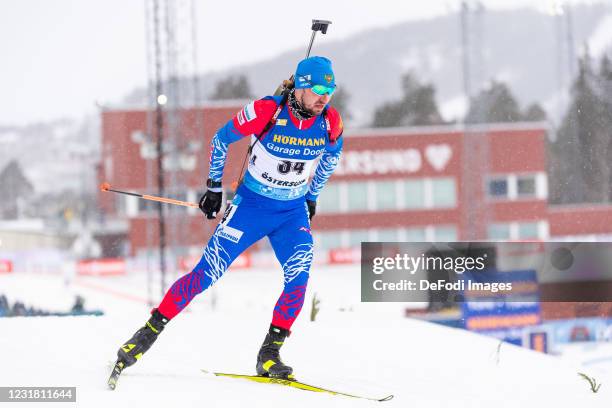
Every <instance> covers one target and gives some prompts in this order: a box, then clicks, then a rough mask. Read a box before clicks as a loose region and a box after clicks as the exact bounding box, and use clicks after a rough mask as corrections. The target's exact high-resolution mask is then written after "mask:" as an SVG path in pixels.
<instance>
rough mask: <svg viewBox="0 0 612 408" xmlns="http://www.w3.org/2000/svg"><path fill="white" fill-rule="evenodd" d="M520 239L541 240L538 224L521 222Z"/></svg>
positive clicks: (519, 224) (519, 228) (519, 225)
mask: <svg viewBox="0 0 612 408" xmlns="http://www.w3.org/2000/svg"><path fill="white" fill-rule="evenodd" d="M518 237H519V239H533V238H539V234H538V223H537V222H519V223H518Z"/></svg>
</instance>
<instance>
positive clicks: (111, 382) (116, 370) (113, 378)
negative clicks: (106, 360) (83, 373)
mask: <svg viewBox="0 0 612 408" xmlns="http://www.w3.org/2000/svg"><path fill="white" fill-rule="evenodd" d="M124 368H125V364H123V361H120V360H117V362H116V363H115V366H114V367H113V371H112V373H111V375H110V377H109V378H108V382H107V384H108V388H110V389H111V390H114V389H115V387H117V381H119V376H120V375H121V372H122V371H123V369H124Z"/></svg>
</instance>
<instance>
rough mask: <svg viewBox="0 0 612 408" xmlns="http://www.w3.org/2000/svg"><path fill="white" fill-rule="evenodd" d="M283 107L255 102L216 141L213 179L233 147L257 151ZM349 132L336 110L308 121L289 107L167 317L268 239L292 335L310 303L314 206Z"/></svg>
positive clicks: (177, 287)
mask: <svg viewBox="0 0 612 408" xmlns="http://www.w3.org/2000/svg"><path fill="white" fill-rule="evenodd" d="M280 102H281V97H280V96H279V97H266V98H263V99H260V100H257V101H253V102H251V103H249V104H248V105H246V106H245V107H244V108H243V109H242V110H240V112H238V113H237V114H236V115H235V116H234V118H233V119H232V120H230V121H229V122H228V123H227V124H226V125H225V126H223V127H222V128H221V129H219V131H218V132H217V133H216V134H215V136H214V137H213V139H212V142H211V154H210V170H209V178H210V179H212V180H213V181H221V179H222V176H223V168H224V166H225V161H226V157H227V149H228V145H229V144H230V143H233V142H236V141H238V140H240V139H241V138H243V137H250V138H251V144H252V145H253V144H254V143H255V141H256V135H259V134H260V133H261V132H262V131H263V130H264V128H265V126H266V125H267V123H268V122H269V121H270V120H271V118H272V117H273V115H274V113H275V111H276V109H277V108H278V106H279V104H280ZM342 130H343V125H342V119H341V117H340V115H339V113H338V112H337V111H336V110H335V109H334V108H333V107H328V108H327V109H326V113H325V114H322V115H318V116H315V117H312V118H310V119H306V120H299V119H297V118H296V117H295V116H294V115H293V114H292V113H291V110H290V109H289V108H288V106H286V105H285V106H284V107H283V109H282V110H281V112H280V114H279V115H278V117H277V119H276V122H275V124H274V125H273V126H272V127H271V128H270V129H269V130H268V131H267V132H266V133H265V134H263V135H262V136H261V137H260V140H259V141H257V143H255V144H254V147H253V151H252V154H251V157H250V161H249V167H248V170H247V172H246V174H245V177H244V179H243V182H242V184H241V185H240V187H239V188H238V191H237V192H236V195H235V197H234V199H233V201H232V204H231V205H229V206H228V208H227V209H226V211H225V214H224V216H223V219H222V220H221V222H220V223H219V225H218V226H217V228H216V229H215V232H214V233H213V235H212V237H211V239H210V240H209V242H208V244H207V245H206V247H205V248H204V254H203V255H202V258H201V260H200V262H199V263H198V264H197V265H196V267H195V268H194V269H193V270H192V271H191V272H190V273H188V274H186V275H184V276H183V277H181V278H180V279H178V280H177V281H176V282H175V283H174V284H173V285H172V287H171V288H170V289H169V290H168V292H167V293H166V295H165V297H164V299H163V300H162V302H161V304H160V305H159V308H158V309H159V312H160V313H161V314H162V315H164V316H165V317H167V318H169V319H172V318H173V317H174V316H176V315H177V314H178V313H179V312H180V311H181V310H183V309H184V308H185V307H186V306H187V305H188V304H189V302H191V300H192V299H193V298H194V297H195V296H196V295H198V294H199V293H201V292H203V291H204V290H206V289H208V288H209V287H210V286H212V285H213V284H214V283H215V282H216V281H217V280H218V279H219V278H220V277H221V276H222V275H223V274H224V273H225V271H226V270H227V268H228V267H229V266H230V265H231V263H232V262H233V261H234V259H236V257H238V255H240V254H241V253H242V252H243V251H244V250H246V249H247V248H248V247H249V246H251V245H252V244H253V243H254V242H256V241H258V240H260V239H261V238H263V237H268V239H269V240H270V244H271V245H272V248H273V250H274V253H275V255H276V258H277V259H278V261H279V262H280V264H281V265H282V268H283V273H284V289H283V292H282V294H281V296H280V297H279V299H278V301H277V302H276V306H275V307H274V312H273V316H272V324H273V325H275V326H277V327H282V328H284V329H287V330H289V329H290V328H291V325H292V324H293V322H294V321H295V319H296V318H297V316H298V314H299V313H300V310H301V309H302V305H303V304H304V297H305V293H306V286H307V283H308V277H309V271H310V266H311V264H312V257H313V241H312V235H311V231H310V221H309V217H308V207H307V205H306V200H307V199H308V200H311V201H316V200H317V197H318V196H319V194H320V192H321V190H322V189H323V187H324V185H325V183H326V182H327V180H328V179H329V177H330V176H331V174H332V173H333V171H334V169H335V168H336V166H337V164H338V161H339V159H340V153H341V151H342V144H343V138H342V137H341V136H342ZM317 159H319V161H318V163H317V166H316V169H315V172H314V176H313V178H312V180H310V182H309V176H310V173H311V170H312V167H313V166H314V164H315V163H316V160H317Z"/></svg>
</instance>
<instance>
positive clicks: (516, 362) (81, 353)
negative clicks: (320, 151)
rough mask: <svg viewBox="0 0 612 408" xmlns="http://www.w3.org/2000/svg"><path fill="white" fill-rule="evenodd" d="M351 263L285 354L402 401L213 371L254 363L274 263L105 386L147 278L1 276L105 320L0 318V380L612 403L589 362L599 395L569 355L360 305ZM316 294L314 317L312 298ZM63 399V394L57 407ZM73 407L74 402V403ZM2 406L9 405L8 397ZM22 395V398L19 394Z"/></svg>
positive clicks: (80, 387) (435, 399)
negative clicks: (76, 300)
mask: <svg viewBox="0 0 612 408" xmlns="http://www.w3.org/2000/svg"><path fill="white" fill-rule="evenodd" d="M358 278H359V275H358V272H357V271H355V269H354V268H348V267H343V268H325V269H318V270H317V271H315V272H314V273H313V278H312V279H311V286H310V288H309V290H310V292H309V298H308V300H307V303H306V305H305V307H304V310H303V312H302V316H301V317H300V319H299V320H298V322H297V323H296V324H295V325H294V328H293V335H292V336H291V337H290V338H289V340H288V341H287V343H286V345H285V347H284V349H283V358H284V360H285V361H286V362H287V363H290V364H292V365H293V366H294V368H295V372H296V375H297V376H298V378H299V379H300V380H302V381H305V382H310V383H313V384H316V385H321V386H327V387H334V388H337V389H339V390H343V391H346V392H351V393H358V394H365V395H371V396H379V397H382V396H385V395H387V394H389V393H392V394H394V395H395V398H394V399H393V400H391V401H389V402H382V403H378V402H370V401H364V400H354V399H351V398H346V397H339V396H332V395H324V394H317V393H311V392H307V391H300V390H295V389H291V388H287V387H282V386H277V385H268V384H255V383H249V382H246V381H241V380H235V379H220V378H210V377H207V376H206V375H204V374H203V373H201V372H200V369H201V368H205V369H209V370H216V371H225V372H238V373H252V372H253V371H254V365H255V356H256V353H257V350H258V348H259V346H260V344H261V341H262V340H263V337H264V335H265V331H266V329H267V326H268V324H269V321H270V316H271V308H272V306H273V305H274V302H275V301H276V298H277V296H278V294H279V293H280V285H281V283H282V282H281V281H282V278H281V274H280V272H278V271H232V272H230V273H229V274H228V275H227V276H226V277H224V278H223V279H222V280H221V281H220V282H219V283H218V284H217V286H216V291H215V296H214V298H216V305H215V309H214V310H212V303H211V299H213V296H212V295H211V294H210V293H207V294H204V295H202V296H200V297H199V298H198V299H196V301H194V304H192V306H191V307H190V312H189V313H183V314H181V315H179V316H178V317H177V318H176V319H175V320H173V321H172V322H171V323H170V324H169V326H168V327H167V329H166V331H164V333H163V334H162V335H161V336H160V339H159V340H158V342H157V344H155V346H154V347H153V348H152V349H151V350H150V351H149V353H147V354H146V355H145V356H144V357H143V359H142V360H141V361H140V362H139V363H138V364H136V365H135V366H134V367H131V368H129V369H127V370H126V371H125V372H124V374H123V375H122V377H121V379H120V380H119V385H118V387H117V389H116V390H115V391H109V390H108V389H107V388H106V379H107V377H108V374H109V372H110V368H109V366H108V365H109V363H110V362H111V360H112V359H113V358H114V356H115V353H116V349H117V347H118V346H119V345H120V343H121V342H122V341H124V340H126V339H127V338H129V337H130V336H131V335H132V333H133V332H134V331H135V330H136V329H137V328H138V327H139V325H141V324H142V323H143V322H144V321H145V319H146V317H147V310H148V307H147V306H146V305H145V304H144V303H143V302H142V301H141V300H142V299H145V298H146V291H147V288H146V280H145V278H144V276H134V277H125V278H104V279H101V278H88V279H86V280H85V279H82V278H81V279H79V280H77V281H75V282H73V284H72V285H68V286H66V285H65V281H64V279H63V278H62V277H61V276H43V275H17V274H13V275H0V293H5V294H6V295H7V296H8V297H9V300H15V299H21V300H23V301H25V302H26V303H28V304H33V305H36V306H38V307H46V308H48V309H57V310H59V309H62V310H65V309H67V308H68V307H69V306H70V305H71V302H72V300H73V295H74V294H76V293H79V294H81V295H82V296H84V297H85V298H86V299H87V304H86V306H87V307H88V308H101V309H104V310H105V311H106V312H107V314H106V315H105V316H104V317H63V318H61V317H31V318H2V319H0V364H1V365H2V367H3V369H2V370H0V384H1V385H2V386H76V387H77V404H76V406H79V407H94V408H95V407H113V408H115V407H135V406H151V407H161V406H166V407H168V406H180V407H245V406H247V407H276V406H282V407H285V406H288V407H312V406H318V407H331V406H333V407H354V406H377V404H383V406H385V407H450V406H452V407H470V408H471V407H496V408H498V407H518V406H520V407H530V406H547V407H576V406H581V407H598V406H602V407H603V406H610V403H611V402H612V376H610V375H609V374H605V373H602V372H597V373H594V372H589V371H587V372H588V373H589V374H591V375H593V376H595V377H596V378H597V379H598V380H599V381H600V382H602V383H603V386H602V388H601V390H600V391H599V393H597V394H593V393H592V392H591V391H590V390H589V388H588V385H587V384H586V382H584V380H582V379H580V378H579V377H578V375H577V372H578V371H584V369H579V368H577V366H575V365H573V364H574V363H569V362H567V361H564V360H561V359H559V358H556V357H551V356H546V355H542V354H538V353H535V352H531V351H528V350H525V349H521V348H517V347H514V346H510V345H507V344H503V345H501V347H499V342H498V341H496V340H494V339H491V338H486V337H482V336H478V335H475V334H472V333H468V332H465V331H462V330H456V329H449V328H445V327H442V326H438V325H433V324H430V323H425V322H421V321H416V320H412V319H406V318H403V317H402V310H403V305H399V304H390V305H380V304H362V303H359V279H358ZM315 291H316V292H317V295H318V296H319V297H320V298H321V299H322V303H321V312H320V314H319V316H318V318H317V321H316V322H314V323H313V322H310V321H309V314H310V304H309V301H310V296H312V294H313V292H315ZM58 405H60V406H61V405H62V404H57V405H54V406H58ZM65 405H66V406H72V407H74V406H75V404H69V403H66V404H65ZM3 406H4V405H3ZM19 406H28V404H20V405H19Z"/></svg>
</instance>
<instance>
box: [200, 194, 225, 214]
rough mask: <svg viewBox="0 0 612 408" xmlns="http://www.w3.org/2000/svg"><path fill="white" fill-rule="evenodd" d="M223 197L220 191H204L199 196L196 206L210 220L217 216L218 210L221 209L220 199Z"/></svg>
mask: <svg viewBox="0 0 612 408" xmlns="http://www.w3.org/2000/svg"><path fill="white" fill-rule="evenodd" d="M222 199H223V193H222V192H218V193H216V192H214V191H210V190H208V191H206V193H204V195H203V196H202V198H200V202H199V203H198V206H199V207H200V210H202V212H203V213H204V214H205V215H206V218H208V219H209V220H212V219H214V218H216V217H217V214H218V213H219V211H221V201H222Z"/></svg>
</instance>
